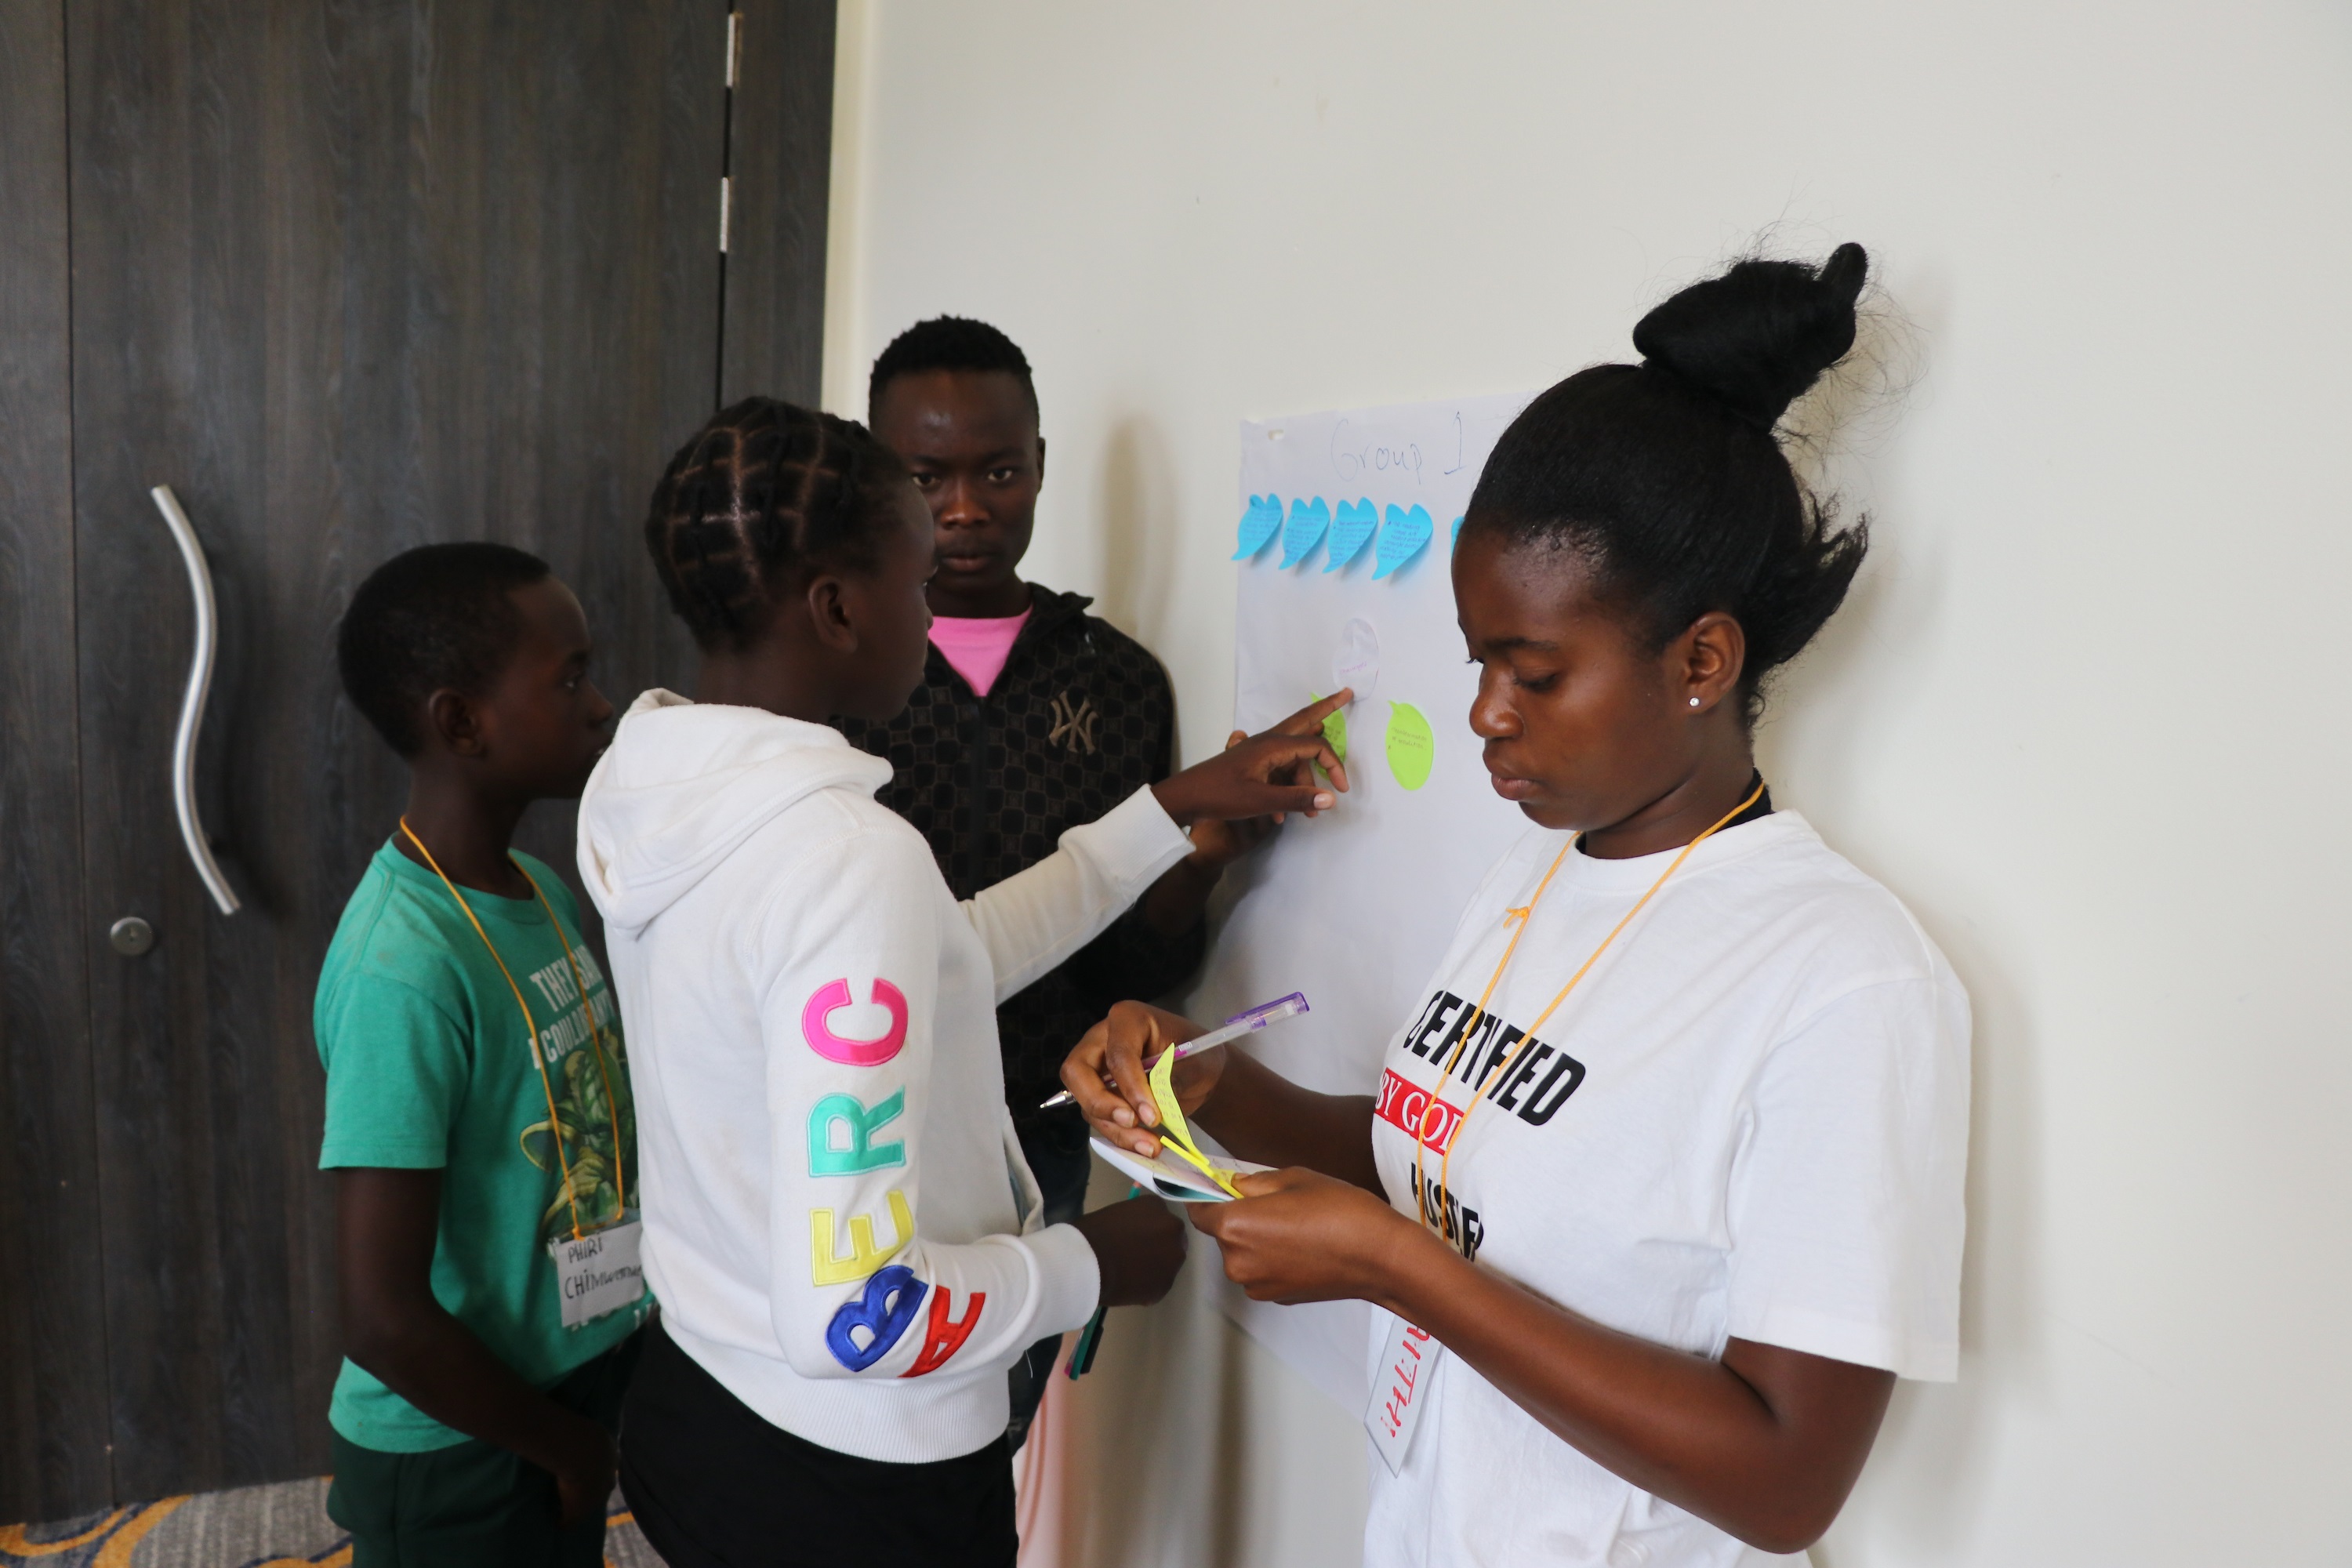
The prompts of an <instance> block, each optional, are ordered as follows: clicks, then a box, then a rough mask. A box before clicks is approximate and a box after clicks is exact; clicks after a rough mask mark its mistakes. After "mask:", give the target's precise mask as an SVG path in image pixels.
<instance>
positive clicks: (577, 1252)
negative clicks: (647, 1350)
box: [547, 1220, 646, 1329]
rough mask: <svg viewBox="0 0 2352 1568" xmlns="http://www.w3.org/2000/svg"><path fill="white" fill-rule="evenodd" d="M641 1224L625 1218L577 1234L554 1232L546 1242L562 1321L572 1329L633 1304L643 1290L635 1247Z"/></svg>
mask: <svg viewBox="0 0 2352 1568" xmlns="http://www.w3.org/2000/svg"><path fill="white" fill-rule="evenodd" d="M645 1236H646V1227H645V1226H644V1224H643V1223H642V1222H641V1221H637V1220H631V1221H629V1222H628V1223H627V1224H625V1225H616V1226H612V1227H611V1228H609V1229H606V1230H600V1231H596V1232H593V1233H592V1234H591V1235H588V1236H583V1237H569V1236H564V1237H557V1238H556V1239H555V1240H553V1241H551V1242H549V1243H548V1244H547V1250H548V1251H549V1252H550V1253H551V1254H553V1255H554V1258H555V1282H556V1285H557V1287H558V1299H559V1300H561V1301H562V1304H563V1326H564V1327H565V1328H567V1329H576V1328H578V1327H580V1326H581V1325H582V1324H583V1323H589V1322H593V1321H595V1320H597V1319H598V1318H601V1317H603V1316H604V1315H605V1314H606V1313H608V1312H617V1311H619V1310H621V1309H622V1308H624V1307H631V1306H635V1304H636V1303H637V1301H638V1300H640V1299H641V1298H643V1297H644V1295H645V1293H646V1270H645V1266H644V1264H643V1263H642V1262H640V1261H639V1259H638V1248H639V1247H641V1246H643V1244H644V1242H645Z"/></svg>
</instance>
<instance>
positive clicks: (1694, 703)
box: [1691, 697, 1698, 708]
mask: <svg viewBox="0 0 2352 1568" xmlns="http://www.w3.org/2000/svg"><path fill="white" fill-rule="evenodd" d="M1691 706H1692V707H1694V708H1696V707H1697V706H1698V699H1697V698H1696V697H1694V698H1692V699H1691Z"/></svg>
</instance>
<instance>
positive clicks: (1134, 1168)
mask: <svg viewBox="0 0 2352 1568" xmlns="http://www.w3.org/2000/svg"><path fill="white" fill-rule="evenodd" d="M1093 1142H1094V1146H1095V1152H1096V1153H1097V1154H1100V1155H1101V1156H1102V1157H1103V1158H1104V1159H1105V1160H1107V1161H1108V1162H1109V1163H1111V1164H1112V1165H1113V1166H1114V1167H1116V1168H1117V1169H1118V1170H1120V1171H1122V1172H1124V1173H1126V1174H1127V1175H1128V1176H1129V1177H1130V1178H1131V1179H1132V1180H1133V1181H1134V1183H1135V1184H1136V1185H1137V1186H1139V1187H1141V1188H1142V1189H1143V1190H1144V1191H1145V1192H1147V1193H1150V1194H1153V1195H1154V1196H1156V1197H1163V1198H1166V1199H1168V1200H1169V1201H1171V1203H1180V1204H1229V1203H1231V1202H1233V1201H1234V1194H1232V1193H1229V1192H1227V1191H1226V1190H1225V1189H1224V1188H1223V1187H1222V1186H1219V1185H1218V1184H1216V1183H1215V1182H1214V1181H1213V1180H1211V1179H1210V1177H1209V1175H1208V1173H1205V1172H1203V1171H1202V1170H1201V1168H1200V1167H1199V1166H1197V1165H1193V1164H1190V1163H1187V1162H1186V1161H1185V1159H1184V1157H1183V1156H1182V1155H1181V1154H1179V1153H1177V1152H1176V1151H1175V1150H1173V1149H1171V1148H1170V1147H1169V1146H1168V1145H1167V1143H1166V1142H1162V1143H1161V1144H1160V1152H1159V1154H1158V1155H1156V1156H1155V1157H1153V1158H1151V1159H1149V1160H1147V1159H1145V1158H1144V1157H1143V1156H1142V1155H1140V1154H1138V1153H1136V1152H1134V1151H1133V1150H1131V1149H1120V1148H1117V1147H1114V1146H1113V1145H1111V1144H1108V1143H1106V1142H1103V1141H1102V1140H1101V1139H1099V1138H1097V1139H1095V1140H1094V1141H1093ZM1212 1163H1214V1164H1215V1165H1216V1168H1217V1169H1218V1170H1220V1171H1223V1173H1225V1177H1226V1179H1227V1180H1228V1181H1230V1180H1232V1179H1233V1178H1234V1177H1235V1176H1246V1175H1248V1174H1250V1173H1252V1172H1255V1171H1270V1170H1272V1169H1274V1167H1273V1166H1271V1165H1254V1164H1252V1163H1250V1162H1248V1161H1247V1160H1235V1161H1234V1162H1233V1163H1231V1164H1226V1163H1222V1162H1212Z"/></svg>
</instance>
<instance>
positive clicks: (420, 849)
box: [400, 816, 628, 1241]
mask: <svg viewBox="0 0 2352 1568" xmlns="http://www.w3.org/2000/svg"><path fill="white" fill-rule="evenodd" d="M400 831H401V832H402V833H404V834H405V835H406V836H407V838H408V841H409V842H410V843H411V844H414V845H415V846H416V852H417V853H418V854H419V855H422V856H424V857H425V864H426V865H427V866H430V867H432V868H433V874H434V875H435V876H436V877H438V878H440V879H441V885H442V886H443V887H445V888H446V889H449V896H450V897H451V898H453V899H455V900H457V907H458V908H459V909H461V910H465V911H466V921H467V924H469V925H471V926H472V927H473V928H474V934H475V935H476V936H478V937H480V938H481V939H482V945H483V946H484V947H486V948H488V949H489V950H490V962H491V963H495V964H497V965H498V966H499V973H500V974H503V975H505V976H506V981H507V989H508V990H509V991H511V992H513V993H514V999H515V1005H516V1006H518V1007H520V1008H521V1009H522V1024H523V1027H524V1029H526V1030H527V1031H529V1035H530V1059H531V1061H532V1063H533V1064H534V1065H536V1066H537V1067H538V1068H539V1087H540V1090H541V1093H543V1094H545V1095H546V1096H547V1131H548V1136H550V1137H551V1138H553V1139H554V1140H555V1163H556V1166H557V1168H558V1169H559V1170H560V1171H561V1172H562V1176H563V1199H564V1202H565V1203H566V1204H568V1205H570V1206H571V1209H572V1239H573V1240H575V1241H576V1240H578V1239H579V1238H580V1237H581V1236H582V1235H583V1234H584V1233H583V1231H582V1230H581V1228H580V1197H579V1194H577V1193H575V1192H574V1191H573V1190H572V1161H571V1158H570V1156H568V1155H566V1154H565V1153H564V1152H563V1123H562V1120H561V1119H559V1118H558V1117H557V1115H556V1113H555V1084H554V1081H553V1080H552V1079H550V1078H549V1077H548V1076H547V1053H546V1052H545V1051H543V1050H541V1048H540V1045H539V1022H538V1020H537V1019H535V1018H533V1017H532V1016H531V1015H530V1003H528V1002H526V1001H524V1000H523V995H522V987H521V986H520V985H518V984H515V977H514V972H513V971H512V970H510V969H509V968H508V967H507V961H506V960H505V959H504V958H503V957H501V956H500V955H499V946H498V943H496V942H492V941H491V940H490V933H489V932H488V931H484V930H483V929H482V922H481V921H480V920H478V918H476V916H475V914H474V906H473V905H471V904H469V903H467V901H466V895H465V894H463V893H461V892H459V891H458V890H457V883H455V882H453V881H451V880H450V879H449V873H448V872H446V871H444V870H443V869H441V863H440V862H439V861H438V860H436V859H435V858H433V851H432V850H430V849H427V848H426V847H425V840H423V839H422V838H419V837H416V830H415V828H413V827H411V826H408V818H407V817H405V816H404V817H402V818H401V819H400ZM510 858H511V857H510ZM513 864H514V868H515V869H516V870H518V871H522V879H523V880H524V881H526V882H529V883H530V890H531V891H532V892H533V893H535V894H537V895H538V898H539V901H540V905H541V908H543V909H545V910H547V921H548V923H549V924H550V925H551V926H553V927H554V928H555V940H556V941H558V942H562V944H563V956H564V958H565V959H566V960H567V961H568V962H570V963H571V964H572V978H573V980H574V981H575V982H580V981H581V975H580V963H579V961H578V960H577V959H574V958H572V939H571V938H570V937H567V936H565V935H564V934H563V922H562V921H560V920H557V919H556V918H555V910H554V907H553V906H552V905H551V904H549V903H548V901H547V895H546V894H545V893H543V892H541V891H540V887H539V882H538V880H537V879H535V878H533V877H532V876H531V874H530V872H529V871H524V870H523V867H522V862H521V861H520V860H516V861H514V862H513ZM580 1010H581V1012H582V1013H583V1015H584V1016H586V1017H587V1019H588V1038H589V1041H590V1044H591V1047H592V1048H593V1049H594V1050H595V1052H596V1066H597V1069H598V1071H600V1072H602V1071H603V1070H604V1039H603V1037H602V1036H601V1035H600V1034H599V1033H598V1032H597V1028H596V1012H595V1009H594V1008H593V1007H591V1006H589V1005H588V987H587V985H586V984H584V982H583V983H581V984H580ZM604 1109H605V1110H606V1111H608V1112H609V1113H610V1114H611V1116H612V1118H613V1190H614V1195H615V1197H616V1198H617V1197H618V1196H619V1194H620V1192H621V1190H622V1189H621V1108H620V1105H619V1102H617V1101H616V1100H614V1098H613V1079H612V1078H611V1075H609V1074H606V1075H605V1078H604ZM627 1206H628V1205H627V1204H626V1203H625V1201H624V1202H623V1203H622V1207H623V1208H626V1207H627Z"/></svg>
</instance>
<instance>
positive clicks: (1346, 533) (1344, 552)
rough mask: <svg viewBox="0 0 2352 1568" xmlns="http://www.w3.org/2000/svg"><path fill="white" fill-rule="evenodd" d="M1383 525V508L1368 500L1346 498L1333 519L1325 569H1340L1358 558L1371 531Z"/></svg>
mask: <svg viewBox="0 0 2352 1568" xmlns="http://www.w3.org/2000/svg"><path fill="white" fill-rule="evenodd" d="M1380 525H1381V509H1380V508H1378V507H1376V506H1374V505H1373V504H1372V503H1371V502H1370V501H1369V500H1352V501H1350V500H1343V501H1341V502H1340V503H1339V513H1338V515H1336V516H1335V517H1333V519H1332V520H1331V550H1330V559H1329V560H1328V561H1326V562H1324V563H1323V570H1324V571H1326V572H1337V571H1338V570H1339V568H1340V567H1342V566H1345V565H1346V564H1347V563H1349V562H1350V561H1353V560H1354V559H1355V558H1356V552H1358V551H1360V550H1361V549H1363V547H1364V546H1365V545H1366V544H1367V543H1369V542H1370V540H1371V537H1372V532H1373V531H1374V530H1375V529H1377V528H1379V527H1380Z"/></svg>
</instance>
